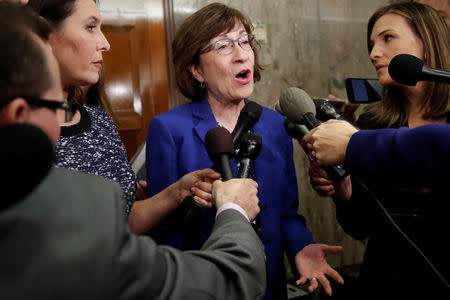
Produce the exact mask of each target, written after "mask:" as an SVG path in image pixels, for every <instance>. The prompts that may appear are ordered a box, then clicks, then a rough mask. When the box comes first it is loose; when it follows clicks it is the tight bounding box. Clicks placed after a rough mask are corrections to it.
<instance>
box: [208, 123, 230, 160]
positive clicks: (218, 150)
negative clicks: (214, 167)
mask: <svg viewBox="0 0 450 300" xmlns="http://www.w3.org/2000/svg"><path fill="white" fill-rule="evenodd" d="M205 147H206V151H208V156H209V159H210V160H212V161H214V160H215V158H216V157H217V156H219V155H222V154H227V155H230V156H234V145H233V137H232V136H231V133H230V132H229V131H228V130H227V129H226V128H224V127H220V126H217V127H213V128H211V129H210V130H208V132H207V133H206V136H205Z"/></svg>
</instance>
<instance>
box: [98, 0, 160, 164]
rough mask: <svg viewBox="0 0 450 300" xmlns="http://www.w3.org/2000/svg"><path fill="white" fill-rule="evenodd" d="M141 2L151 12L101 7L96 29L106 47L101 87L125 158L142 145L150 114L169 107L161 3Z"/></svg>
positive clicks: (120, 7) (128, 8)
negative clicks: (101, 20) (100, 22)
mask: <svg viewBox="0 0 450 300" xmlns="http://www.w3.org/2000/svg"><path fill="white" fill-rule="evenodd" d="M142 3H144V4H145V5H149V6H151V8H152V11H151V14H146V11H145V10H142V8H141V7H139V10H138V11H134V10H136V8H133V6H130V5H129V3H128V4H125V3H123V4H122V2H121V3H116V6H117V7H115V10H108V9H112V8H109V7H108V6H107V7H106V8H103V9H104V10H103V11H102V14H103V15H104V17H105V16H106V18H105V20H104V25H103V26H102V30H103V32H104V34H105V36H106V38H107V39H108V41H109V43H110V45H111V50H110V51H108V52H106V53H105V54H104V66H105V90H106V94H107V96H108V98H109V100H110V104H111V107H112V110H113V113H114V116H115V119H116V123H117V127H118V131H119V134H120V137H121V139H122V141H123V143H124V145H125V148H126V150H127V154H128V159H131V158H132V157H133V156H134V155H135V154H136V151H137V150H138V149H139V148H140V147H141V146H142V145H143V144H144V143H145V141H146V137H147V128H148V125H149V123H150V120H151V118H152V117H153V116H155V115H158V114H160V113H163V112H165V111H167V110H168V107H169V75H168V74H169V70H168V69H169V67H168V59H167V41H166V29H165V19H164V10H163V3H162V1H160V0H158V1H156V0H144V1H142V2H141V3H139V5H142ZM136 5H138V4H136ZM124 15H127V16H128V17H127V18H124V17H123V16H124Z"/></svg>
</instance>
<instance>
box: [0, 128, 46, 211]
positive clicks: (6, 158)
mask: <svg viewBox="0 0 450 300" xmlns="http://www.w3.org/2000/svg"><path fill="white" fill-rule="evenodd" d="M0 140H1V141H3V142H2V147H0V165H1V166H2V172H3V173H4V174H5V175H6V176H3V177H2V178H3V179H2V180H1V181H0V191H2V200H1V201H0V210H2V209H5V208H7V207H9V206H10V205H13V204H14V203H17V202H18V201H20V200H21V199H23V198H24V197H26V196H28V194H30V193H31V192H32V191H33V190H34V189H35V188H36V187H37V186H38V185H39V184H40V183H41V181H42V180H43V179H44V177H45V176H46V175H47V174H48V172H49V171H50V169H51V167H52V163H53V162H52V160H53V145H52V143H51V141H50V139H49V137H48V136H47V134H45V133H44V132H43V131H42V130H41V129H39V128H37V127H35V126H32V125H29V124H25V123H16V124H13V125H8V126H5V127H2V128H0Z"/></svg>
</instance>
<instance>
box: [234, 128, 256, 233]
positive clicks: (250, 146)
mask: <svg viewBox="0 0 450 300" xmlns="http://www.w3.org/2000/svg"><path fill="white" fill-rule="evenodd" d="M261 146H262V137H261V136H260V135H259V134H256V133H254V132H246V133H244V135H243V136H242V137H241V141H240V143H239V152H238V154H237V157H236V158H237V160H238V161H239V162H240V163H239V171H238V175H237V177H238V178H250V172H251V169H252V168H253V164H254V162H255V160H256V158H257V157H258V155H259V152H261ZM251 224H252V227H253V229H254V230H255V232H256V234H257V235H258V236H259V238H260V239H261V240H262V230H261V222H260V220H259V218H255V220H253V222H251Z"/></svg>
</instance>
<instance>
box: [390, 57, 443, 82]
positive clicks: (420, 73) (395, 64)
mask: <svg viewBox="0 0 450 300" xmlns="http://www.w3.org/2000/svg"><path fill="white" fill-rule="evenodd" d="M388 71H389V75H390V76H391V78H392V79H394V80H395V81H397V82H398V83H401V84H405V85H410V86H414V85H416V84H417V81H435V82H445V83H447V84H449V83H450V72H449V71H445V70H439V69H435V68H431V67H428V66H425V65H424V62H423V60H421V59H420V58H418V57H415V56H414V55H410V54H399V55H397V56H395V57H394V58H393V59H392V60H391V62H390V63H389V67H388Z"/></svg>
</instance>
